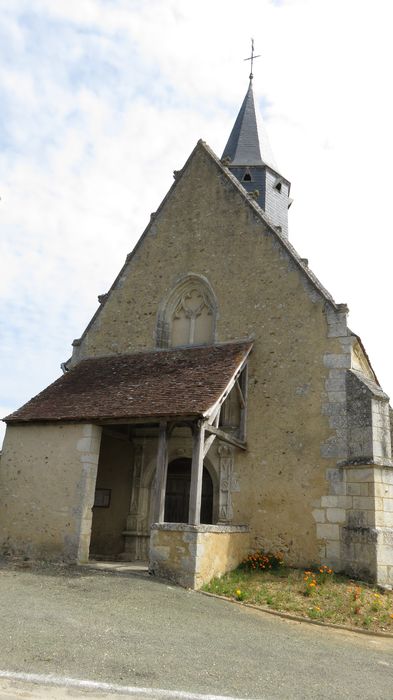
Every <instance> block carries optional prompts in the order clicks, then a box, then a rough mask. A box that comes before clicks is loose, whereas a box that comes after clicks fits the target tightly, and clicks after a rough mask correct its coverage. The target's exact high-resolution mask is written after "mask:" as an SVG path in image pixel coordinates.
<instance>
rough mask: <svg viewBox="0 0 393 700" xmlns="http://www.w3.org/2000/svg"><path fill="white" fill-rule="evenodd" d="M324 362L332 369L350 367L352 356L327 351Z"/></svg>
mask: <svg viewBox="0 0 393 700" xmlns="http://www.w3.org/2000/svg"><path fill="white" fill-rule="evenodd" d="M323 364H324V365H325V367H328V368H331V369H339V368H340V369H349V368H350V366H351V356H350V355H349V354H339V355H338V354H334V353H326V354H325V355H324V356H323Z"/></svg>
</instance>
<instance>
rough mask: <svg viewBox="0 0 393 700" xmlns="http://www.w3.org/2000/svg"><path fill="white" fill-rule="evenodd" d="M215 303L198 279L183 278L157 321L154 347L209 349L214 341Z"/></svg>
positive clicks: (193, 277) (189, 276)
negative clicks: (203, 347) (207, 347)
mask: <svg viewBox="0 0 393 700" xmlns="http://www.w3.org/2000/svg"><path fill="white" fill-rule="evenodd" d="M216 318H217V302H216V298H215V295H214V292H213V290H212V288H211V286H210V284H209V282H208V281H207V280H206V279H205V278H204V277H202V276H201V275H195V274H189V275H187V276H186V277H183V278H182V279H181V280H180V282H178V283H177V285H176V286H175V287H174V289H173V290H172V291H171V292H170V294H169V296H168V298H167V300H166V302H165V304H164V305H163V307H161V309H160V311H159V314H158V320H157V345H158V346H160V347H178V346H181V345H208V344H209V343H213V342H214V339H215V330H216Z"/></svg>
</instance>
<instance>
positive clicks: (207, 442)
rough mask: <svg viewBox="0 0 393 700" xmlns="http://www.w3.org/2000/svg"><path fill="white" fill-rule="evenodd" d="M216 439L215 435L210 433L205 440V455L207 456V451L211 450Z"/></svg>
mask: <svg viewBox="0 0 393 700" xmlns="http://www.w3.org/2000/svg"><path fill="white" fill-rule="evenodd" d="M215 439H216V436H215V435H209V437H208V438H206V440H205V445H204V448H203V457H206V455H207V453H208V452H209V450H210V448H211V446H212V444H213V442H214V440H215Z"/></svg>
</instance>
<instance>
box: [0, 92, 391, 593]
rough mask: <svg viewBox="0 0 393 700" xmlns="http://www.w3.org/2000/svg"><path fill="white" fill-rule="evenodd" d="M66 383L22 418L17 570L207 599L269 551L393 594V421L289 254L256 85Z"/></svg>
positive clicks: (318, 289)
mask: <svg viewBox="0 0 393 700" xmlns="http://www.w3.org/2000/svg"><path fill="white" fill-rule="evenodd" d="M174 178H175V179H174V184H173V186H172V188H171V189H170V191H169V192H168V194H167V196H166V197H165V199H164V201H163V202H162V204H161V205H160V207H159V208H158V210H157V211H156V212H155V213H154V214H152V215H151V220H150V222H149V224H148V226H147V228H146V230H145V232H144V233H143V235H142V237H141V238H140V240H139V241H138V243H137V245H136V246H135V249H134V250H133V252H132V253H131V254H130V255H128V256H127V258H126V262H125V264H124V266H123V268H122V270H121V271H120V273H119V275H118V277H117V278H116V280H115V282H114V283H113V285H112V287H111V288H110V290H109V292H108V293H107V294H104V295H102V296H100V297H99V302H100V303H99V308H98V310H97V312H96V314H95V315H94V317H93V318H92V320H91V322H90V323H89V325H88V326H87V328H86V330H85V331H84V333H83V335H82V336H81V338H79V339H77V340H75V341H74V342H73V353H72V357H71V358H70V360H68V361H67V362H66V363H64V365H63V371H64V374H63V376H62V377H60V378H59V379H58V380H57V381H56V382H54V384H52V385H51V386H49V387H48V388H47V389H45V390H44V391H43V392H41V393H40V394H39V395H38V396H36V397H34V398H33V399H32V400H31V401H29V402H28V403H27V404H25V406H22V407H21V408H20V409H19V410H17V411H16V412H15V413H13V414H11V415H10V416H7V417H6V418H5V420H6V422H7V431H6V437H5V441H4V447H3V454H2V458H1V462H0V553H2V554H10V555H15V554H19V555H21V554H22V555H25V556H29V557H32V558H43V559H55V560H56V559H57V560H59V559H60V560H65V561H70V562H85V561H86V560H87V559H88V558H89V557H92V558H94V557H102V558H107V559H108V558H109V559H116V558H119V559H126V560H142V561H147V560H148V561H149V566H150V570H151V571H152V572H153V573H156V574H158V575H161V576H164V577H166V578H168V579H171V580H175V581H178V582H179V583H181V584H182V585H185V586H190V587H194V588H195V587H199V586H200V585H201V584H202V583H203V582H205V581H207V580H209V579H210V578H211V577H212V576H214V575H217V574H221V573H223V572H224V571H226V570H229V569H231V568H234V567H235V566H236V565H237V563H239V561H240V560H241V559H242V558H243V557H244V556H245V555H246V554H247V553H248V552H249V551H252V550H256V549H258V548H264V549H265V550H270V551H272V550H280V551H282V552H284V556H285V559H286V561H287V562H288V563H290V564H292V565H296V566H312V565H313V564H320V563H322V564H325V563H326V564H329V566H331V567H333V568H334V569H335V570H336V571H345V572H347V573H348V574H350V575H352V576H358V577H364V578H367V579H369V580H374V581H377V582H379V583H380V584H381V585H386V586H390V585H392V584H393V462H392V454H391V431H392V412H391V409H390V406H389V399H388V397H387V396H386V394H385V393H384V392H383V390H382V389H381V387H380V385H379V383H378V381H377V378H376V376H375V374H374V371H373V369H372V366H371V364H370V361H369V359H368V357H367V354H366V352H365V349H364V347H363V345H362V343H361V340H360V338H359V337H358V336H357V335H356V334H354V333H352V331H351V330H350V329H349V328H348V325H347V313H348V309H347V306H346V305H345V304H337V303H336V302H335V301H334V299H333V298H332V296H331V295H330V294H329V293H328V292H327V291H326V290H325V289H324V287H323V286H322V285H321V284H320V282H319V281H318V280H317V279H316V277H315V276H314V275H313V273H312V271H311V270H310V269H309V267H308V264H307V261H306V260H304V259H302V258H300V257H299V256H298V254H297V253H296V251H295V249H294V248H293V246H292V245H291V244H290V242H289V240H288V209H289V207H290V204H291V199H290V183H289V181H288V180H287V179H286V178H285V177H284V176H282V175H281V173H280V172H279V170H278V168H277V166H276V164H275V161H274V158H273V155H272V153H271V149H270V146H269V144H268V141H267V137H266V135H265V131H264V127H263V125H262V124H261V123H260V121H259V117H258V114H257V110H256V108H255V104H254V96H253V86H252V80H250V85H249V88H248V90H247V94H246V96H245V99H244V102H243V104H242V106H241V109H240V112H239V115H238V117H237V119H236V122H235V125H234V127H233V130H232V133H231V135H230V137H229V140H228V143H227V145H226V148H225V149H224V153H223V155H222V158H221V159H219V158H217V156H215V155H214V153H213V152H212V151H211V150H210V148H209V147H208V146H207V145H206V144H205V143H204V142H202V141H200V142H198V144H197V145H196V147H195V149H194V151H193V152H192V153H191V155H190V157H189V158H188V160H187V162H186V163H185V165H184V167H183V168H182V170H181V171H178V172H175V173H174Z"/></svg>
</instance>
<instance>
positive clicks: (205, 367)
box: [4, 342, 251, 423]
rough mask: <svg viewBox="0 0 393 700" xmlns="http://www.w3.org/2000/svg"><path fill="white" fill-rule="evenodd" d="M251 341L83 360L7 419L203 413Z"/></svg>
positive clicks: (63, 419)
mask: <svg viewBox="0 0 393 700" xmlns="http://www.w3.org/2000/svg"><path fill="white" fill-rule="evenodd" d="M250 349H251V343H250V342H236V343H224V344H221V345H212V346H203V347H191V348H178V349H173V350H157V351H153V352H142V353H136V354H134V355H111V356H106V357H98V358H91V359H88V360H83V361H82V362H80V363H79V364H78V365H76V367H75V368H74V369H71V370H70V371H69V372H67V373H66V374H64V375H63V376H62V377H60V379H57V380H56V381H55V382H54V383H53V384H51V385H50V386H48V387H47V388H46V389H44V391H42V392H41V393H40V394H38V395H37V396H35V397H34V398H33V399H31V400H30V401H29V402H28V403H26V404H25V405H24V406H22V408H20V409H18V410H17V411H15V412H14V413H12V414H11V415H9V416H7V417H6V418H5V419H4V420H5V421H6V422H7V423H19V422H42V421H45V422H46V421H50V422H54V421H79V420H81V421H86V420H91V421H97V420H108V419H113V420H116V419H133V418H134V419H136V418H159V417H163V416H179V417H182V416H201V415H203V414H204V413H205V412H206V411H207V410H208V409H209V408H211V407H212V406H213V405H214V404H215V403H216V401H217V400H218V399H219V398H220V396H221V395H222V393H223V392H224V391H225V388H226V386H227V384H228V383H229V381H230V380H231V378H232V377H233V375H234V374H235V372H236V370H237V369H238V368H239V366H240V365H241V363H242V361H243V360H244V359H245V357H246V356H247V354H248V353H249V351H250Z"/></svg>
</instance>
